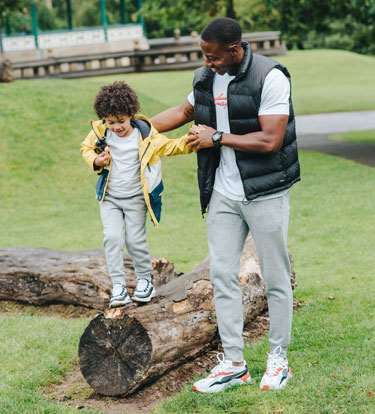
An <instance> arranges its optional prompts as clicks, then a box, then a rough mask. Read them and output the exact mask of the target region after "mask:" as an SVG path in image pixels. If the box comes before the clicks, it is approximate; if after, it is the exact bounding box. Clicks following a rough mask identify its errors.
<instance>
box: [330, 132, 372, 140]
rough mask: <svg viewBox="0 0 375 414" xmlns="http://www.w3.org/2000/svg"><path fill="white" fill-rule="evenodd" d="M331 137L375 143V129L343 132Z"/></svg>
mask: <svg viewBox="0 0 375 414" xmlns="http://www.w3.org/2000/svg"><path fill="white" fill-rule="evenodd" d="M330 138H331V139H333V140H334V141H343V142H364V143H375V130H372V129H370V130H368V131H353V132H343V133H342V134H335V135H332V136H330Z"/></svg>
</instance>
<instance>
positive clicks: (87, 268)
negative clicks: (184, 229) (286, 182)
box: [0, 248, 178, 310]
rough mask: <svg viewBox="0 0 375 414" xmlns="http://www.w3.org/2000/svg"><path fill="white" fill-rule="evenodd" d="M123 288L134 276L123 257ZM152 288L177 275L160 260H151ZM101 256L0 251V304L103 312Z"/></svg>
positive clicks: (105, 282) (105, 292) (105, 291)
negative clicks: (57, 305)
mask: <svg viewBox="0 0 375 414" xmlns="http://www.w3.org/2000/svg"><path fill="white" fill-rule="evenodd" d="M124 267H125V273H126V279H127V286H128V287H129V291H130V293H132V289H134V287H135V283H136V274H135V273H134V267H133V263H132V260H131V259H130V256H128V255H124ZM152 268H153V271H152V272H153V275H154V283H155V286H156V287H158V286H161V285H164V284H166V283H168V282H170V281H171V280H172V279H174V278H176V277H177V276H178V274H177V273H176V272H175V270H174V266H173V264H172V263H170V262H169V261H168V260H166V259H163V258H156V257H154V258H153V259H152ZM111 288H112V284H111V280H110V278H109V276H108V271H107V266H106V261H105V256H104V252H103V251H102V250H88V251H84V252H66V251H58V250H51V249H42V248H39V249H32V248H13V249H0V300H17V301H21V302H26V303H29V304H33V305H46V304H50V303H68V304H74V305H84V306H87V307H90V308H94V309H98V310H104V309H106V308H107V307H108V302H109V298H110V294H111Z"/></svg>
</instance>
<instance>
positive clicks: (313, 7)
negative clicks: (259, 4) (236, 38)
mask: <svg viewBox="0 0 375 414" xmlns="http://www.w3.org/2000/svg"><path fill="white" fill-rule="evenodd" d="M263 2H264V4H265V5H266V7H267V8H268V10H269V11H270V12H276V13H277V18H276V22H275V26H274V28H275V29H278V30H280V31H281V34H282V36H283V37H284V39H285V40H286V42H287V46H288V47H289V48H291V47H295V46H296V47H297V48H299V49H303V48H304V47H305V46H306V44H307V43H310V46H314V47H333V48H342V49H348V50H352V51H355V52H360V53H375V0H330V1H326V0H263Z"/></svg>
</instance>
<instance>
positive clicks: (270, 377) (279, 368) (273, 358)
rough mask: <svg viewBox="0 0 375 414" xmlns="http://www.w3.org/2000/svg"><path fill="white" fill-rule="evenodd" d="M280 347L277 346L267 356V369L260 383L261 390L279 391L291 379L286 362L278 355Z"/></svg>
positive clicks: (290, 372) (290, 371)
mask: <svg viewBox="0 0 375 414" xmlns="http://www.w3.org/2000/svg"><path fill="white" fill-rule="evenodd" d="M280 353H281V347H280V346H278V347H277V348H276V349H275V350H274V352H273V353H272V354H268V360H267V369H266V372H265V374H264V375H263V378H262V381H261V382H260V388H261V389H262V390H281V389H283V388H285V386H286V383H287V381H288V380H290V378H292V370H291V369H290V367H289V364H288V360H287V359H286V358H284V357H283V356H281V355H280Z"/></svg>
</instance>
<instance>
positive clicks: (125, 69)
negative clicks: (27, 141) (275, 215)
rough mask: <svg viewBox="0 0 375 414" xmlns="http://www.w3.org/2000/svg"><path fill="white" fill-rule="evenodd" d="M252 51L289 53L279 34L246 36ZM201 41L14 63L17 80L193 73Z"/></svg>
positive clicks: (158, 42) (188, 39) (160, 43)
mask: <svg viewBox="0 0 375 414" xmlns="http://www.w3.org/2000/svg"><path fill="white" fill-rule="evenodd" d="M243 40H245V41H248V42H250V44H251V47H252V50H253V51H254V52H256V53H260V54H263V55H282V54H285V53H286V47H285V44H284V42H282V41H280V40H279V32H260V33H248V34H244V36H243ZM203 62H204V60H203V56H202V52H201V49H200V47H199V38H192V37H190V36H189V37H184V38H179V39H173V38H172V39H159V40H156V41H150V49H148V50H138V51H137V50H136V51H131V52H116V53H100V54H95V53H92V54H89V55H85V56H79V57H77V56H73V57H62V58H50V59H45V60H43V59H40V60H37V61H29V62H22V63H14V64H13V71H12V74H13V76H14V77H15V78H16V79H30V78H45V77H58V78H78V77H85V76H97V75H107V74H114V73H129V72H148V71H164V70H182V69H194V68H197V67H199V66H201V65H202V64H203Z"/></svg>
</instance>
